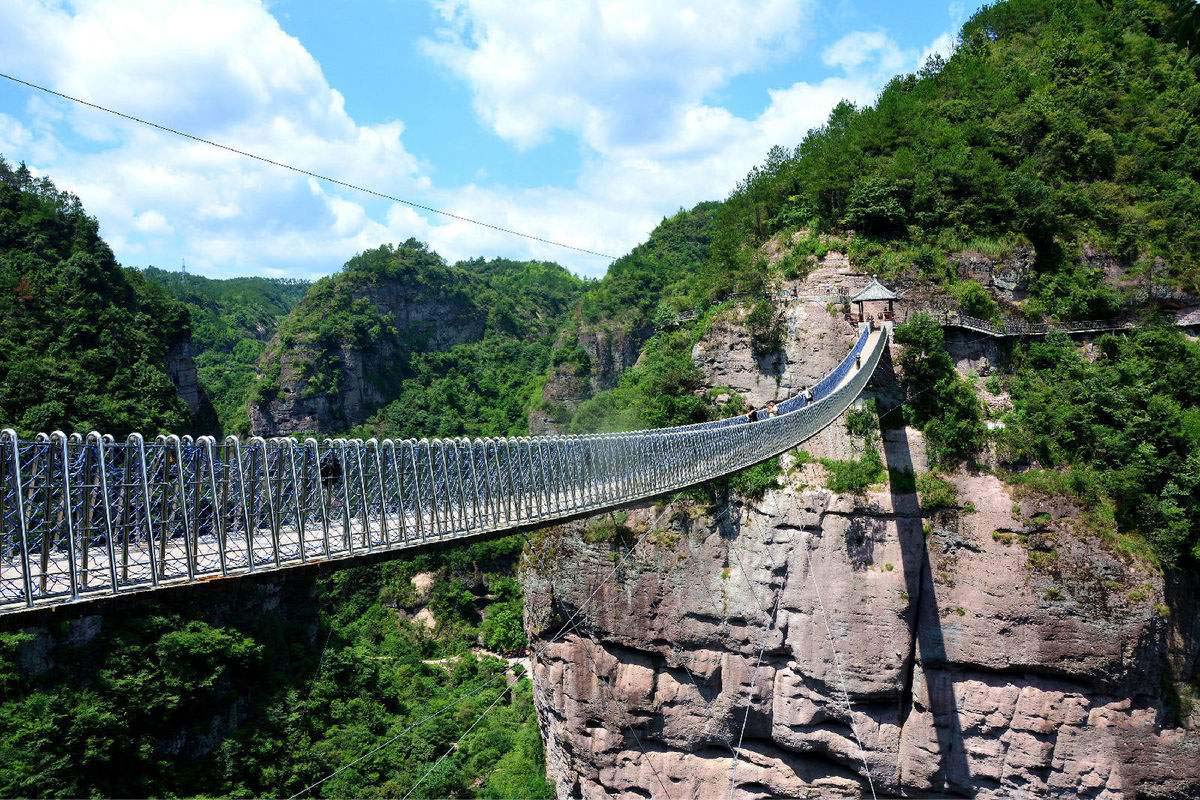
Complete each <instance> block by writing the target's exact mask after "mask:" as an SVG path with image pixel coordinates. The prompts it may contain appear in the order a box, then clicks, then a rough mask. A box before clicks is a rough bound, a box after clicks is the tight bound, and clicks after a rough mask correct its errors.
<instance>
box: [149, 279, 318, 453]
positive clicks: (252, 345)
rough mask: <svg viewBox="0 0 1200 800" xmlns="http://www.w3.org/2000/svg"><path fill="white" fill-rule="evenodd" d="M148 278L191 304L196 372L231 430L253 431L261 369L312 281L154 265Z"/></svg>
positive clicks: (226, 429)
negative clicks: (253, 392) (220, 276)
mask: <svg viewBox="0 0 1200 800" xmlns="http://www.w3.org/2000/svg"><path fill="white" fill-rule="evenodd" d="M142 274H143V275H145V276H146V278H147V279H148V280H150V281H151V282H152V283H155V284H157V285H159V286H161V287H163V288H164V289H166V290H167V291H168V292H170V293H171V295H173V296H174V297H175V298H176V299H177V300H180V301H182V302H183V304H184V305H185V306H187V309H188V313H189V315H190V316H191V321H192V325H191V327H192V345H193V347H194V349H195V361H196V373H197V376H198V377H199V379H200V385H201V386H202V387H203V388H204V392H205V394H207V395H208V398H209V400H211V401H212V404H213V407H214V408H215V409H216V413H217V421H218V422H219V423H220V427H221V430H222V431H223V432H224V433H226V434H230V433H236V434H243V435H244V434H247V433H249V432H250V415H249V413H248V408H247V402H248V400H249V397H250V388H251V386H252V385H253V384H254V375H255V367H256V365H257V363H258V360H259V358H260V357H261V356H262V353H263V350H264V349H265V348H266V343H267V340H268V339H270V337H271V335H272V334H274V333H275V330H276V328H277V327H278V326H279V321H280V320H281V319H282V318H283V317H284V316H285V315H286V314H287V313H288V312H289V311H291V310H292V308H293V307H294V306H295V305H296V304H297V303H298V302H300V299H301V298H302V297H304V293H305V292H306V291H308V287H309V284H308V282H307V281H298V280H290V279H284V278H254V277H248V278H227V279H224V280H214V279H212V278H205V277H202V276H200V275H188V274H185V273H182V272H168V271H166V270H161V269H158V268H156V267H148V268H147V269H146V270H145V271H144V272H143V273H142Z"/></svg>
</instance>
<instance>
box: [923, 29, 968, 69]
mask: <svg viewBox="0 0 1200 800" xmlns="http://www.w3.org/2000/svg"><path fill="white" fill-rule="evenodd" d="M957 47H958V37H957V36H956V35H954V34H953V33H950V32H949V31H947V32H946V33H943V34H942V35H941V36H938V37H937V38H936V39H934V40H933V41H932V42H930V43H929V46H928V47H926V48H925V49H924V50H922V51H921V55H920V56H918V57H917V65H918V67H919V66H923V65H924V64H925V62H926V61H928V60H929V59H930V58H931V57H933V56H935V55H936V56H941V57H942V58H946V59H948V58H950V56H952V55H954V50H955V48H957Z"/></svg>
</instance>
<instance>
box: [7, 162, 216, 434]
mask: <svg viewBox="0 0 1200 800" xmlns="http://www.w3.org/2000/svg"><path fill="white" fill-rule="evenodd" d="M0 319H2V320H3V321H4V322H3V325H0V425H3V426H12V427H15V428H17V429H18V430H19V432H21V433H24V434H31V433H34V432H37V431H52V430H55V429H61V430H64V431H68V432H71V431H82V432H85V433H86V432H87V431H90V430H102V431H104V432H105V433H111V434H113V435H114V436H120V435H122V434H125V433H129V432H130V431H135V430H136V431H141V432H143V433H147V434H155V433H159V432H172V433H185V432H187V431H189V430H194V429H196V428H199V429H200V430H201V432H203V430H204V429H205V428H207V427H208V425H209V424H210V423H211V420H195V421H194V420H192V419H190V415H189V412H188V409H187V407H186V406H185V405H184V404H183V401H182V400H180V399H179V396H178V395H177V394H176V391H175V385H174V384H173V383H172V382H171V377H170V375H169V374H168V372H167V361H168V354H169V353H170V351H171V348H172V346H173V345H175V344H177V343H180V342H183V341H185V340H186V339H187V336H188V314H187V309H186V308H185V307H184V306H183V305H182V304H180V303H177V302H175V301H174V300H172V299H171V298H170V297H168V296H167V294H166V293H165V292H163V291H162V290H161V289H159V288H158V287H156V286H154V285H153V284H151V283H149V282H148V281H146V280H145V279H144V278H143V277H142V276H141V275H140V274H138V273H137V272H134V271H131V270H124V269H122V268H121V267H120V266H118V265H117V262H116V261H115V260H114V259H113V254H112V251H111V250H109V248H108V245H106V244H105V243H104V242H103V241H102V240H101V239H100V237H99V234H98V227H97V224H96V220H95V219H93V218H92V217H89V216H88V215H87V213H86V212H85V211H84V209H83V206H82V205H81V204H80V202H79V198H77V197H75V196H74V195H71V194H68V193H66V192H60V191H58V190H57V189H56V188H55V187H54V184H53V183H51V182H50V181H49V180H48V179H46V178H34V177H33V176H32V175H30V173H29V170H27V169H26V168H25V166H24V165H21V166H20V167H18V168H17V169H13V168H11V167H10V166H9V165H8V163H7V162H5V161H4V160H3V159H2V158H0Z"/></svg>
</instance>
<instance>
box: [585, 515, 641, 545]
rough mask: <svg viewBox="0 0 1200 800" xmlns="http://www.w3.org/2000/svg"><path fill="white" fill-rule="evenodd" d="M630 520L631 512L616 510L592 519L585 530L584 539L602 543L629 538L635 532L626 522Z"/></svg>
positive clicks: (589, 542) (591, 542)
mask: <svg viewBox="0 0 1200 800" xmlns="http://www.w3.org/2000/svg"><path fill="white" fill-rule="evenodd" d="M628 521H629V514H628V513H626V512H624V511H614V512H613V513H611V514H606V515H605V516H603V517H600V518H598V519H594V520H591V521H590V522H588V525H587V527H586V528H584V530H583V540H584V541H585V542H587V543H588V544H601V543H603V542H613V541H617V540H619V539H623V538H628V537H629V536H630V535H631V534H632V533H633V531H632V530H630V529H629V527H628V526H627V525H626V524H625V523H626V522H628Z"/></svg>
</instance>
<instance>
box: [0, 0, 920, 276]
mask: <svg viewBox="0 0 1200 800" xmlns="http://www.w3.org/2000/svg"><path fill="white" fill-rule="evenodd" d="M438 11H439V18H440V19H441V20H442V21H443V22H444V28H443V30H441V31H440V33H439V34H437V35H436V36H435V37H433V38H431V39H430V40H428V41H427V42H426V44H425V48H426V51H427V52H428V53H429V54H430V55H431V56H433V57H434V58H436V59H439V60H440V61H442V62H443V63H445V64H447V65H450V66H452V67H453V68H454V70H455V73H456V74H457V75H459V76H460V77H461V78H462V79H463V80H464V81H465V82H466V83H467V85H468V87H469V88H470V91H471V94H472V97H473V102H474V107H475V109H476V112H477V113H478V114H479V116H480V118H481V119H482V120H483V121H484V122H485V124H487V125H488V126H490V127H491V129H492V130H493V131H494V132H495V133H496V134H497V135H499V136H501V137H503V138H504V139H506V140H507V141H509V142H510V143H512V144H514V145H515V146H520V147H532V146H535V145H536V143H538V142H540V141H542V140H544V139H545V138H546V137H547V136H549V135H550V134H551V133H552V132H554V131H565V132H567V133H568V134H570V135H574V136H578V137H579V139H580V141H581V143H582V148H581V152H582V153H583V156H582V159H583V160H582V166H581V168H580V170H579V174H578V178H577V179H576V181H575V182H574V183H573V184H572V185H566V186H542V187H535V188H526V189H513V188H512V187H506V186H503V185H496V184H484V183H482V182H483V181H485V180H486V172H484V173H480V174H479V175H478V176H477V180H478V181H480V182H481V183H471V184H467V185H465V186H459V187H447V186H436V185H434V184H433V183H432V182H431V180H430V178H429V177H428V168H427V165H425V164H423V163H422V162H421V160H420V159H419V158H417V157H416V156H414V155H413V154H412V153H411V152H409V151H408V150H407V148H406V147H405V145H404V142H403V134H404V125H403V123H401V122H400V121H389V122H384V123H380V124H373V125H364V124H360V123H358V122H356V121H355V120H354V119H352V118H351V117H350V116H349V115H348V114H347V112H346V110H345V103H344V100H343V97H342V95H341V94H340V93H339V92H338V91H337V90H336V89H334V88H333V87H331V86H330V85H329V83H328V81H327V80H326V78H325V76H324V74H323V73H322V71H321V68H320V65H319V64H317V62H316V61H315V59H314V58H313V57H312V55H311V54H310V53H308V52H307V51H306V50H305V48H304V47H303V46H302V45H301V43H300V42H299V41H297V40H296V39H295V38H293V37H291V36H289V35H288V34H287V33H286V32H285V31H283V29H282V28H281V27H280V26H279V24H278V23H277V22H276V20H275V19H274V18H273V17H272V16H271V15H270V14H269V13H268V11H267V10H266V8H265V7H264V6H263V5H262V4H261V2H259V0H214V1H213V2H204V3H201V2H199V0H182V1H181V2H172V3H168V4H162V3H159V2H150V0H109V2H104V3H100V2H99V0H77V2H75V3H73V4H71V5H69V6H64V5H61V4H59V3H57V2H54V0H45V2H36V0H10V2H8V3H5V4H0V52H3V53H4V54H5V60H6V65H7V66H8V68H9V69H10V70H11V71H13V72H16V73H19V74H22V75H27V76H29V77H30V78H31V79H32V80H35V81H38V82H43V83H46V84H48V85H50V86H52V87H53V88H56V89H59V90H61V91H64V92H67V93H70V94H76V95H79V96H82V97H85V98H91V99H95V100H97V101H99V102H103V103H105V104H108V105H112V106H114V107H117V108H121V109H124V110H128V111H130V112H131V113H135V114H138V115H139V116H144V117H146V118H149V119H155V120H162V121H166V122H169V123H171V124H173V125H176V126H178V127H180V128H183V129H186V130H190V131H193V132H195V133H197V134H199V135H202V136H205V137H207V138H211V139H215V140H217V141H221V142H227V143H229V144H231V145H235V146H242V147H244V148H245V149H248V150H251V151H255V152H261V153H263V154H266V155H270V156H271V157H273V158H277V159H279V160H283V161H288V162H291V163H295V164H297V165H301V166H303V167H305V168H307V169H311V170H313V171H315V172H320V173H325V174H330V175H334V176H335V177H338V178H342V179H345V180H349V181H352V182H358V183H362V184H364V185H366V186H370V187H375V188H380V189H386V190H387V191H390V192H392V193H394V194H397V195H399V196H408V197H413V198H415V199H420V200H422V201H423V202H428V203H429V204H430V205H434V206H440V207H443V208H447V209H451V210H453V211H454V212H456V213H459V214H463V215H466V216H473V217H476V218H479V219H483V220H487V221H489V222H491V223H494V224H496V225H500V226H504V227H508V228H512V229H516V230H521V231H526V232H529V233H532V234H536V235H538V236H541V237H544V238H548V239H556V240H561V241H567V242H571V243H575V244H578V245H579V246H582V247H586V248H589V249H593V250H598V251H602V252H608V253H612V254H614V255H620V254H622V253H624V252H626V251H628V249H629V248H630V247H632V246H633V245H634V244H636V243H637V242H638V241H641V240H643V239H644V238H645V236H646V234H647V233H648V232H649V231H650V229H651V228H652V227H653V226H654V225H655V224H656V223H657V222H658V221H659V220H660V219H661V218H662V217H663V216H664V215H666V214H669V213H672V212H674V211H675V210H677V209H678V208H680V207H687V206H690V205H692V204H694V203H695V202H698V201H700V200H704V199H714V198H720V197H722V196H724V195H725V194H726V193H727V192H728V191H729V190H730V188H731V187H732V186H733V185H734V183H735V182H736V181H737V180H738V179H739V178H741V177H742V176H744V175H745V173H746V171H747V170H748V169H749V168H750V167H751V166H752V165H753V164H754V163H756V162H758V161H760V160H761V159H762V157H763V156H764V154H765V153H766V151H767V149H768V148H770V147H771V146H772V145H774V144H782V145H785V146H792V145H794V144H796V143H797V142H799V141H800V139H801V138H802V137H803V136H804V134H805V133H806V132H807V131H808V130H809V129H810V128H812V127H814V126H816V125H819V124H821V123H822V122H823V121H824V119H825V118H826V116H827V115H828V113H829V110H830V109H831V108H832V107H833V106H834V105H835V104H836V103H837V102H838V101H840V100H842V99H843V98H848V99H850V100H852V101H854V102H857V103H860V104H861V103H867V102H870V101H871V100H872V99H873V97H874V96H875V93H876V92H877V91H878V88H879V86H880V85H881V84H882V82H883V80H885V79H886V77H889V76H890V74H891V72H893V71H896V70H897V69H911V68H913V66H914V64H913V63H912V62H914V61H915V55H916V52H915V51H912V52H907V51H903V50H902V49H901V48H899V47H898V46H897V45H896V44H895V43H894V42H893V41H892V40H891V39H890V38H889V37H888V36H887V35H886V34H884V33H883V32H878V31H867V32H856V33H853V34H850V35H848V36H847V37H844V38H843V39H841V40H839V41H838V42H836V43H835V44H834V45H832V46H831V47H830V48H828V49H827V50H826V51H825V52H824V54H823V55H824V61H825V63H826V64H827V65H828V66H829V67H830V68H831V70H832V71H833V74H832V75H831V76H829V77H826V78H824V79H819V80H813V81H808V82H797V83H794V84H792V85H791V86H785V87H780V88H776V89H773V90H771V91H770V92H769V93H768V97H767V100H768V102H767V105H766V107H765V108H764V109H763V110H762V111H761V112H760V113H758V114H757V115H748V116H743V115H739V114H735V113H733V112H731V111H730V110H728V109H726V108H723V107H721V106H720V105H718V104H716V103H714V102H713V100H712V95H713V94H714V92H716V91H717V90H719V89H721V88H723V87H724V86H726V85H727V84H728V82H729V81H730V80H731V79H733V78H734V77H736V76H738V75H743V74H746V73H748V72H751V71H753V70H756V69H759V68H761V67H763V66H764V65H768V64H770V63H772V61H773V60H776V59H781V58H784V57H791V56H794V55H795V54H796V53H797V51H798V50H799V49H800V48H801V47H803V46H804V44H805V43H806V41H807V40H808V38H809V31H808V27H807V20H808V16H809V11H810V0H799V1H798V2H795V1H793V2H789V1H788V0H767V2H764V3H756V2H750V0H741V1H740V2H734V1H733V0H726V2H718V0H694V2H688V3H683V4H642V3H636V2H633V0H614V2H607V3H600V2H585V1H584V0H579V2H573V3H569V4H568V3H558V2H549V1H548V0H546V1H541V0H539V1H538V2H532V3H527V4H523V5H522V7H521V13H519V14H516V13H512V6H511V5H510V4H508V3H503V2H500V0H445V2H441V3H439V5H438ZM901 61H904V62H905V63H900V62H901ZM897 65H899V66H897ZM19 116H20V119H19V120H18V119H17V118H15V117H13V116H8V115H4V114H0V152H5V153H7V154H8V155H10V156H14V155H16V154H19V157H21V158H25V159H26V160H28V161H29V162H30V164H31V166H32V167H34V168H36V169H38V170H41V171H44V172H48V173H49V174H51V175H52V176H53V177H54V179H55V180H56V182H58V183H59V184H60V185H61V186H63V187H64V188H68V189H70V190H72V191H75V192H77V193H78V194H79V195H80V196H81V197H82V198H83V200H84V203H85V205H86V206H87V208H88V209H89V210H90V211H91V212H92V213H93V214H96V215H97V217H98V218H99V219H100V221H101V225H102V233H103V234H104V235H105V237H106V238H107V239H108V240H109V242H110V244H112V245H113V247H114V250H116V251H117V254H118V257H120V258H123V259H125V260H126V261H127V262H128V263H146V261H147V260H150V259H157V260H158V261H160V262H161V263H162V264H164V265H168V266H173V265H174V264H176V263H178V259H179V258H180V257H184V258H186V259H187V262H188V266H189V269H194V270H197V271H203V272H208V273H211V274H233V273H244V272H247V271H255V272H259V273H264V274H276V273H279V272H286V273H288V274H292V275H313V274H320V273H326V272H329V271H332V270H334V269H336V268H337V267H338V266H340V265H341V264H342V263H343V262H344V261H345V260H346V259H347V258H348V257H350V256H351V255H353V254H354V253H355V252H357V251H359V250H362V249H365V248H368V247H374V246H377V245H378V244H380V243H382V242H386V241H400V240H403V239H406V238H408V237H409V236H415V237H417V238H420V239H424V240H426V241H428V242H430V244H431V245H432V246H433V247H434V248H436V249H437V250H438V251H439V252H441V253H442V254H443V255H444V256H446V257H447V258H450V259H457V258H466V257H473V256H478V255H485V256H492V255H505V256H512V257H537V258H545V259H552V260H555V261H559V262H560V263H563V264H566V265H568V266H571V267H572V268H573V269H576V270H577V271H579V272H583V273H588V274H597V273H598V272H600V271H602V270H603V268H604V266H605V264H606V262H605V261H604V260H603V259H598V258H595V257H591V256H586V255H577V254H572V253H570V252H567V251H564V250H561V249H558V248H554V247H551V246H549V245H544V244H539V243H536V242H529V241H526V240H521V239H516V238H514V237H512V236H509V235H506V234H502V233H500V232H498V231H494V230H489V229H486V228H480V227H477V226H473V225H470V224H467V223H464V222H459V221H452V220H447V219H445V218H442V217H436V216H434V217H428V216H426V215H424V214H422V213H418V212H417V211H415V210H413V209H411V208H409V207H407V206H402V205H396V204H390V203H386V202H384V201H378V200H372V199H368V198H365V197H364V196H362V195H360V194H357V193H352V192H348V191H344V190H342V189H336V188H332V187H330V186H328V185H325V184H321V183H319V182H317V181H314V180H312V179H309V178H305V177H303V176H299V175H295V174H292V173H288V172H286V171H283V170H280V169H278V168H276V167H271V166H268V165H264V164H260V163H257V162H254V161H250V160H247V159H245V158H242V157H239V156H235V155H233V154H229V153H225V152H221V151H219V150H214V149H212V148H210V147H207V146H204V145H201V144H198V143H195V142H189V141H186V140H182V139H178V138H175V137H170V136H167V135H164V134H162V133H160V132H156V131H152V130H147V129H145V128H141V127H137V126H133V125H130V124H129V123H126V122H122V121H119V120H115V119H113V118H112V117H109V116H106V115H103V114H100V113H98V112H94V111H88V110H84V109H80V108H77V107H74V106H67V105H64V104H61V103H59V102H57V101H51V102H47V101H45V100H44V99H42V98H41V97H38V96H35V97H34V98H33V99H32V100H30V101H29V103H28V105H27V106H26V108H25V109H24V111H23V112H22V113H21V114H20V115H19Z"/></svg>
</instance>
